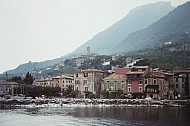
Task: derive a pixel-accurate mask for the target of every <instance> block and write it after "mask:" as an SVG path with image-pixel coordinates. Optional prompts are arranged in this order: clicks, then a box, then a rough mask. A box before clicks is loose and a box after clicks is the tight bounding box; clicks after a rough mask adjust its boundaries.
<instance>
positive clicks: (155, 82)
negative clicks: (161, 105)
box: [144, 71, 169, 99]
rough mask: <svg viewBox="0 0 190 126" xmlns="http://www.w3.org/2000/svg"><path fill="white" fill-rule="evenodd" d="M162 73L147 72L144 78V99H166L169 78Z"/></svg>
mask: <svg viewBox="0 0 190 126" xmlns="http://www.w3.org/2000/svg"><path fill="white" fill-rule="evenodd" d="M167 75H168V74H166V73H163V72H159V71H157V72H148V73H147V74H146V75H145V77H144V93H145V95H146V97H151V98H155V99H161V98H162V99H163V98H168V93H169V78H168V76H167Z"/></svg>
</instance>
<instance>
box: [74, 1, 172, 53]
mask: <svg viewBox="0 0 190 126" xmlns="http://www.w3.org/2000/svg"><path fill="white" fill-rule="evenodd" d="M173 9H174V7H173V6H172V5H171V3H170V2H158V3H154V4H148V5H144V6H140V7H137V8H135V9H133V10H131V11H130V12H129V14H128V15H127V16H126V17H124V18H123V19H122V20H120V21H118V22H117V23H115V24H114V25H113V26H111V27H110V28H108V29H106V30H105V31H103V32H100V33H99V34H97V35H96V36H94V37H93V38H92V39H91V40H89V41H87V42H86V43H84V44H83V45H82V46H80V47H79V48H77V49H76V50H75V51H74V52H72V53H71V54H81V53H84V52H85V50H86V47H88V46H89V47H91V51H92V52H95V53H99V54H110V51H111V50H110V49H112V48H114V47H115V46H116V45H118V43H119V42H120V41H122V40H123V39H124V38H125V37H126V36H127V35H128V34H130V33H132V32H135V31H138V30H140V29H143V28H146V27H147V26H149V25H151V24H152V23H154V22H156V21H157V20H159V19H160V18H161V17H163V16H164V15H167V14H168V13H169V12H170V11H171V10H173Z"/></svg>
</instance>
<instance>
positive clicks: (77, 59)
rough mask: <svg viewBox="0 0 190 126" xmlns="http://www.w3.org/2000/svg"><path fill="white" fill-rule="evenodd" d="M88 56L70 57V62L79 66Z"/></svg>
mask: <svg viewBox="0 0 190 126" xmlns="http://www.w3.org/2000/svg"><path fill="white" fill-rule="evenodd" d="M87 59H88V58H87V57H85V56H81V57H77V58H72V62H73V63H74V64H75V65H76V66H77V67H79V66H81V65H82V64H83V63H84V62H85V61H86V60H87Z"/></svg>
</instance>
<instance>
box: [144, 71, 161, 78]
mask: <svg viewBox="0 0 190 126" xmlns="http://www.w3.org/2000/svg"><path fill="white" fill-rule="evenodd" d="M145 77H160V78H165V74H164V73H162V72H159V71H158V72H148V73H147V74H146V75H145Z"/></svg>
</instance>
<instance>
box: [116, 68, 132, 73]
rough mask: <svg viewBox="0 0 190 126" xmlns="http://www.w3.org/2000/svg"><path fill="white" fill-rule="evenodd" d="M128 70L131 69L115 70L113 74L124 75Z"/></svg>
mask: <svg viewBox="0 0 190 126" xmlns="http://www.w3.org/2000/svg"><path fill="white" fill-rule="evenodd" d="M130 70H131V68H117V69H116V70H115V73H117V74H126V73H127V72H129V71H130Z"/></svg>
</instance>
